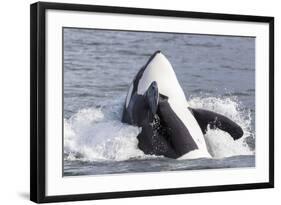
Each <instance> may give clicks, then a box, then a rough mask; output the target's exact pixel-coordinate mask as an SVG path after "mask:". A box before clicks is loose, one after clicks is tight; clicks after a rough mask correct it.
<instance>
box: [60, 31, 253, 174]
mask: <svg viewBox="0 0 281 205" xmlns="http://www.w3.org/2000/svg"><path fill="white" fill-rule="evenodd" d="M63 36H64V53H63V67H64V136H63V140H64V159H63V161H64V170H63V173H64V175H65V176H76V175H100V174H113V173H128V172H159V171H175V170H198V169H218V168H220V169H221V168H243V167H254V166H255V38H253V37H236V36H215V35H212V36H211V35H200V34H173V33H155V32H154V33H152V32H131V31H112V30H98V29H74V28H64V30H63ZM156 50H161V51H162V52H163V53H164V55H165V56H166V57H167V58H168V60H169V61H170V62H171V64H172V66H173V68H174V70H175V73H176V75H177V78H178V80H179V82H180V84H181V86H182V88H183V90H184V92H185V95H186V98H187V101H188V103H189V104H190V106H191V107H193V108H203V109H208V110H212V111H215V112H218V113H221V114H223V115H225V116H227V117H229V118H230V119H232V120H233V121H235V122H237V123H238V124H239V125H240V126H241V127H242V128H243V131H244V135H243V137H242V138H241V139H239V140H237V141H233V140H232V138H231V137H230V135H229V134H228V133H225V132H223V131H221V130H211V129H209V130H208V131H207V133H206V135H205V139H206V144H207V147H208V150H209V152H210V154H211V155H212V158H211V159H194V160H190V159H189V160H187V159H168V158H165V157H161V156H152V155H145V154H144V153H143V152H142V151H141V150H139V149H138V147H137V143H138V141H137V138H136V136H137V135H138V133H139V132H140V128H138V127H134V126H131V125H127V124H123V123H121V115H122V107H123V103H124V101H125V97H126V94H127V91H128V88H129V85H130V83H131V81H132V80H133V78H134V76H135V75H136V73H137V72H138V70H139V69H140V68H141V66H143V65H144V64H145V63H146V61H147V60H148V58H149V57H150V56H151V55H152V54H153V53H154V52H155V51H156Z"/></svg>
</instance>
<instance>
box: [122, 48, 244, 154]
mask: <svg viewBox="0 0 281 205" xmlns="http://www.w3.org/2000/svg"><path fill="white" fill-rule="evenodd" d="M122 122H124V123H128V124H131V125H135V126H138V127H141V128H142V130H141V133H140V134H139V135H138V136H137V138H138V142H139V143H138V147H139V148H140V149H141V150H142V151H143V152H144V153H145V154H151V155H163V156H165V157H169V158H179V157H182V156H183V155H185V158H209V157H211V156H210V154H209V152H208V150H207V146H206V143H205V139H204V136H203V134H205V132H206V130H207V125H210V127H211V128H219V129H221V130H224V131H226V132H228V133H229V134H230V135H231V136H232V138H233V139H234V140H236V139H239V138H241V137H242V135H243V130H242V129H241V127H240V126H239V125H238V124H236V123H235V122H233V121H232V120H230V119H228V118H227V117H225V116H222V115H220V114H218V113H215V112H212V111H207V110H203V109H193V108H190V107H189V105H188V104H187V100H186V97H185V94H184V92H183V90H182V88H181V86H180V84H179V82H178V80H177V77H176V74H175V72H174V70H173V68H172V65H171V64H170V62H169V61H168V60H167V58H166V57H165V56H164V55H163V54H162V53H161V52H160V51H156V52H155V53H154V54H153V55H152V56H151V57H150V58H149V60H148V62H147V63H146V64H145V65H144V66H143V67H142V68H141V69H140V71H139V72H138V73H137V75H136V76H135V78H134V80H133V82H132V83H131V85H130V88H129V91H128V94H127V97H126V101H125V105H124V109H123V116H122Z"/></svg>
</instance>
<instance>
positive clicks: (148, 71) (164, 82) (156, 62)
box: [137, 51, 186, 102]
mask: <svg viewBox="0 0 281 205" xmlns="http://www.w3.org/2000/svg"><path fill="white" fill-rule="evenodd" d="M153 82H155V83H156V84H157V89H158V92H159V94H162V95H165V96H167V97H168V98H169V99H172V98H174V99H177V100H182V101H184V102H186V98H185V94H184V92H183V90H182V88H181V86H180V84H179V82H178V79H177V77H176V74H175V71H174V69H173V67H172V65H171V63H170V62H169V60H168V59H167V58H166V57H165V55H164V54H163V53H162V52H161V51H156V52H155V53H154V54H153V55H152V56H151V57H150V58H149V60H148V62H147V63H146V65H145V66H144V68H143V72H142V75H141V77H140V79H139V81H138V85H137V93H138V94H139V95H144V94H145V93H146V91H147V90H148V89H149V87H150V86H151V84H152V83H153Z"/></svg>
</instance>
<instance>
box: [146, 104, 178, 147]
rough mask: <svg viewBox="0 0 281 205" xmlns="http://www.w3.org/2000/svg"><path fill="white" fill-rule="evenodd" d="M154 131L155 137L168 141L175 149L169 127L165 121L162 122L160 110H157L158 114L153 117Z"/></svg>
mask: <svg viewBox="0 0 281 205" xmlns="http://www.w3.org/2000/svg"><path fill="white" fill-rule="evenodd" d="M151 125H152V129H153V135H154V136H161V137H162V138H164V139H165V140H166V142H167V143H168V144H169V145H170V146H171V147H172V148H174V146H173V144H172V140H171V133H169V127H167V126H166V125H164V123H163V121H162V120H161V115H160V111H159V109H157V112H156V114H155V115H154V117H153V120H152V123H151Z"/></svg>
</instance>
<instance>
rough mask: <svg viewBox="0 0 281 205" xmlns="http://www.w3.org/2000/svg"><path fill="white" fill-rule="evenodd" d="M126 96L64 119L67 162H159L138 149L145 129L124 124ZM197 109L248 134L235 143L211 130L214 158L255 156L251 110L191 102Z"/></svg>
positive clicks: (227, 101)
mask: <svg viewBox="0 0 281 205" xmlns="http://www.w3.org/2000/svg"><path fill="white" fill-rule="evenodd" d="M124 99H125V96H122V97H120V98H119V99H115V100H111V101H110V102H106V103H104V104H102V105H99V106H96V107H89V108H85V109H81V110H79V111H78V112H77V113H75V114H74V115H72V116H71V117H70V118H68V119H64V156H65V159H66V160H85V161H104V160H111V161H122V160H130V159H147V158H156V157H157V156H152V155H145V154H144V153H143V152H142V151H141V150H140V149H138V147H137V144H138V140H137V135H138V134H139V133H140V132H141V128H139V127H135V126H131V125H128V124H124V123H122V122H121V115H122V109H123V103H124ZM188 103H189V105H190V106H191V107H193V108H204V109H208V110H213V111H215V112H218V113H221V114H223V115H226V116H227V117H229V118H230V119H232V120H234V121H235V122H237V123H238V124H239V125H241V126H242V128H243V130H244V136H243V137H242V138H241V139H239V140H237V141H233V139H232V138H231V137H230V135H229V134H228V133H226V132H223V131H221V130H211V129H208V131H207V133H206V135H205V138H206V143H207V146H208V149H209V152H210V153H211V155H212V156H213V157H214V158H223V157H229V156H235V155H251V154H254V151H251V149H250V148H249V146H248V145H247V142H246V140H245V139H246V138H247V137H252V138H253V134H252V130H251V120H252V119H251V115H250V111H249V110H247V109H242V106H241V105H240V104H239V103H238V102H237V101H236V100H234V99H231V98H226V97H225V98H215V97H205V98H202V97H201V98H199V97H194V98H190V99H189V100H188Z"/></svg>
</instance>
